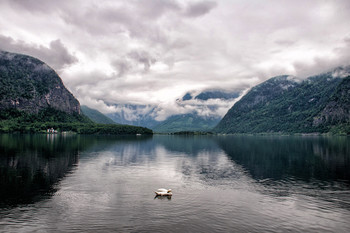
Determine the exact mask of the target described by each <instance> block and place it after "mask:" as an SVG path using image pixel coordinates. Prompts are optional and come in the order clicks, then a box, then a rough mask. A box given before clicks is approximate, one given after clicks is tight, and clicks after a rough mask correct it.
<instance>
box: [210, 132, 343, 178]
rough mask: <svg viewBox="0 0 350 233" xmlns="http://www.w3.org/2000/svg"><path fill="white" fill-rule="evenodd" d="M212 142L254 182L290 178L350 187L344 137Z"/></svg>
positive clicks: (244, 138) (246, 138)
mask: <svg viewBox="0 0 350 233" xmlns="http://www.w3.org/2000/svg"><path fill="white" fill-rule="evenodd" d="M215 140H216V142H217V143H218V145H219V146H220V148H222V149H223V150H224V151H225V153H226V154H227V155H228V156H229V157H230V158H231V159H232V160H233V161H235V162H237V163H239V164H241V165H243V166H244V167H245V168H246V169H248V170H249V173H250V174H251V175H252V177H253V178H254V179H256V180H263V179H273V180H283V179H284V178H286V177H294V178H295V179H298V180H303V181H307V182H310V181H312V180H313V179H317V180H324V181H334V180H336V181H344V182H347V183H348V184H350V183H349V181H350V140H349V139H348V138H346V137H339V138H338V137H277V136H274V137H267V136H265V137H249V136H229V137H218V138H216V139H215Z"/></svg>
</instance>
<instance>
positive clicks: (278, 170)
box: [0, 135, 350, 232]
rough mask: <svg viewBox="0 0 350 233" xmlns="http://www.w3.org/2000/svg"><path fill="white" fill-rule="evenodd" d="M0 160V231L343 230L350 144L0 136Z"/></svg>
mask: <svg viewBox="0 0 350 233" xmlns="http://www.w3.org/2000/svg"><path fill="white" fill-rule="evenodd" d="M0 154H1V155H0V172H1V178H0V185H1V186H0V187H1V191H0V194H1V197H0V198H1V199H0V203H1V206H0V231H1V230H3V231H49V232H50V231H57V230H58V229H59V231H64V232H69V231H77V230H78V231H106V232H109V231H121V232H151V231H156V232H184V231H185V232H186V231H187V232H206V231H209V232H214V231H223V232H228V231H232V229H235V230H237V231H242V232H246V231H249V232H254V231H256V232H259V231H272V232H281V231H291V230H295V231H308V232H309V231H311V232H312V231H314V232H320V231H344V232H345V231H347V230H350V225H349V223H348V216H349V214H350V206H349V203H350V199H349V194H350V187H349V186H350V185H349V180H350V175H349V171H350V163H349V156H350V144H349V139H348V138H334V137H333V138H326V137H249V136H222V137H221V136H220V137H219V136H190V137H189V136H184V137H181V136H153V137H107V136H98V137H96V136H81V135H80V136H79V135H73V136H69V135H67V136H66V137H63V136H60V135H31V136H30V135H24V136H23V135H22V136H21V135H0ZM3 187H4V188H3ZM161 187H167V188H171V189H172V190H173V196H172V197H161V196H157V197H155V196H154V191H155V190H157V189H158V188H161ZM312 223H317V225H313V224H312ZM2 227H3V228H2Z"/></svg>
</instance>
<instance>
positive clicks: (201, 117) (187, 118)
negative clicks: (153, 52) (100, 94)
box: [107, 90, 240, 133]
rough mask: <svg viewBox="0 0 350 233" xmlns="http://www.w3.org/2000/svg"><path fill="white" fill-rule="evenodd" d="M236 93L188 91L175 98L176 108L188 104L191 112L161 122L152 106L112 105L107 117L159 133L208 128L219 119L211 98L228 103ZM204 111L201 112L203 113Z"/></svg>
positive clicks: (236, 95)
mask: <svg viewBox="0 0 350 233" xmlns="http://www.w3.org/2000/svg"><path fill="white" fill-rule="evenodd" d="M239 95H240V92H238V91H237V92H233V93H229V92H227V91H224V90H206V91H202V92H196V91H192V92H188V93H186V94H185V95H184V96H183V97H182V98H179V99H177V100H176V104H177V105H178V106H179V107H188V106H190V107H191V108H192V109H194V110H192V111H190V112H188V113H185V114H175V115H172V116H170V117H168V118H167V119H165V120H164V121H157V120H156V117H157V112H158V111H160V110H161V109H160V108H159V107H158V106H156V105H132V104H114V105H113V106H114V107H115V108H116V109H118V111H117V112H114V113H109V114H107V116H108V117H109V118H111V119H112V120H113V121H115V122H117V123H119V124H129V125H137V126H143V127H148V128H151V129H152V130H153V131H155V132H159V133H172V132H178V131H209V130H211V129H212V128H213V127H214V126H216V125H217V123H218V122H219V121H220V119H221V118H222V115H220V114H218V113H217V110H218V108H219V107H220V106H218V104H217V103H212V102H211V101H212V100H220V101H221V102H225V101H226V102H227V103H231V102H233V101H234V100H235V99H236V98H237V97H239ZM229 106H231V105H229ZM203 112H204V113H203Z"/></svg>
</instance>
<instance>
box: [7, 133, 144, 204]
mask: <svg viewBox="0 0 350 233" xmlns="http://www.w3.org/2000/svg"><path fill="white" fill-rule="evenodd" d="M149 138H150V137H136V136H130V137H126V136H124V137H118V136H109V137H107V136H82V135H70V136H66V137H64V136H60V135H54V134H51V135H15V134H14V135H9V134H3V135H0V187H1V188H0V206H2V205H5V206H8V205H10V206H11V205H17V204H25V203H32V202H36V201H39V200H40V199H42V198H45V196H46V197H48V196H50V195H52V194H53V193H55V192H56V188H55V184H57V182H59V181H60V180H61V179H62V178H63V177H64V176H65V175H66V174H67V173H69V172H70V171H71V170H72V169H74V166H75V165H76V164H78V161H79V157H80V156H81V154H84V153H82V152H83V151H87V150H89V151H90V152H91V151H101V150H103V149H106V148H110V147H111V146H117V145H118V144H119V145H122V146H125V145H128V144H130V143H131V142H135V140H137V142H138V143H142V142H143V141H147V139H149ZM143 139H145V140H143ZM92 154H93V153H92Z"/></svg>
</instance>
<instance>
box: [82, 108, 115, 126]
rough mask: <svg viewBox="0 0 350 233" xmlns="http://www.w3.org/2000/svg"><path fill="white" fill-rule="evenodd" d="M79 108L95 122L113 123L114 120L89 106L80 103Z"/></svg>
mask: <svg viewBox="0 0 350 233" xmlns="http://www.w3.org/2000/svg"><path fill="white" fill-rule="evenodd" d="M80 109H81V111H82V113H83V114H84V115H85V116H87V117H88V118H90V119H91V120H92V121H93V122H95V123H100V124H115V122H114V121H113V120H112V119H111V118H109V117H107V116H106V115H104V114H103V113H101V112H99V111H97V110H95V109H92V108H89V107H88V106H85V105H82V106H81V107H80Z"/></svg>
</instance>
